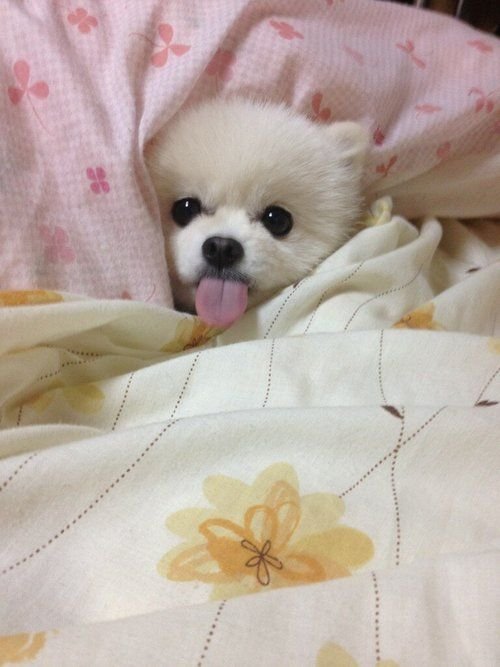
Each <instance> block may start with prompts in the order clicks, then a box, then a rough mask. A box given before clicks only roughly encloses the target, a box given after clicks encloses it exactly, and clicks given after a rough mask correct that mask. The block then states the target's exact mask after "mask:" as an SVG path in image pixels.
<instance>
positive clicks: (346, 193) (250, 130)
mask: <svg viewBox="0 0 500 667" xmlns="http://www.w3.org/2000/svg"><path fill="white" fill-rule="evenodd" d="M367 145H368V138H367V133H366V131H365V130H364V129H363V128H362V127H361V126H360V125H357V124H356V123H351V122H342V123H333V124H332V125H329V126H321V125H317V124H315V123H313V122H312V121H310V120H308V119H307V118H305V117H303V116H300V115H298V114H296V113H295V112H293V111H292V110H291V109H289V108H287V107H285V106H283V105H274V104H269V103H256V102H253V101H250V100H243V99H232V100H222V99H216V100H213V101H210V102H207V103H205V104H202V105H200V106H198V107H196V108H193V109H190V110H188V111H183V112H182V113H181V114H180V115H179V116H178V117H177V118H176V119H175V120H174V121H173V122H171V123H169V124H168V125H167V126H166V127H165V128H164V129H163V130H162V131H161V132H160V133H159V134H158V135H157V136H156V137H155V138H154V140H153V142H152V143H151V145H150V146H149V148H148V150H147V151H146V160H147V164H148V168H149V170H150V173H151V176H152V179H153V182H154V185H155V188H156V191H157V194H158V198H159V201H160V207H161V211H162V218H163V221H164V223H165V225H166V251H167V260H168V263H169V270H170V275H171V280H172V288H173V292H174V297H175V301H176V305H177V307H179V308H181V309H183V310H191V311H192V310H193V308H194V295H195V290H196V283H197V280H198V276H199V275H200V273H201V272H202V270H203V266H204V260H203V258H202V254H201V246H202V244H203V242H204V241H205V240H206V239H207V238H208V237H210V236H230V237H233V238H234V239H236V240H238V241H239V242H240V243H241V244H242V245H243V248H244V253H245V254H244V257H243V259H242V260H241V261H240V263H239V265H238V266H237V267H236V268H237V269H238V270H239V271H241V272H242V273H244V274H245V275H246V276H248V278H249V280H250V291H249V297H250V300H249V303H250V304H254V303H256V302H258V301H260V300H262V299H263V298H264V297H265V296H267V295H268V294H270V293H272V292H273V291H275V290H277V289H278V288H281V287H284V286H286V285H289V284H291V283H293V282H295V281H297V280H299V279H300V278H302V277H304V276H305V275H306V274H307V273H308V272H309V271H310V270H311V269H312V268H313V267H314V266H316V265H317V264H318V263H319V262H320V261H321V260H322V259H324V258H325V257H327V256H328V255H329V254H331V253H332V252H333V251H334V250H336V249H337V248H338V247H339V246H340V245H341V244H342V243H344V242H345V241H346V240H347V239H348V238H349V236H350V235H351V234H352V232H353V226H354V223H355V222H356V219H357V217H358V215H359V208H360V202H361V196H360V181H361V174H362V167H363V158H364V154H365V151H366V147H367ZM183 197H196V198H198V199H199V200H200V201H201V202H202V205H203V208H204V213H202V214H201V215H200V216H199V217H198V218H196V219H195V220H193V221H192V222H190V223H189V224H188V225H187V227H184V228H180V227H178V226H177V225H176V224H175V223H174V222H173V221H172V219H171V217H170V210H171V207H172V204H173V203H174V201H176V200H177V199H181V198H183ZM270 205H277V206H281V207H283V208H285V209H287V210H288V211H289V212H290V213H291V214H292V216H293V219H294V226H293V229H292V230H291V232H290V233H289V234H288V236H286V237H284V238H274V237H273V236H272V235H271V234H270V233H269V232H268V231H267V230H266V228H265V227H264V226H263V224H262V223H261V222H260V221H259V215H260V214H261V213H262V211H263V210H264V209H265V208H266V207H267V206H270Z"/></svg>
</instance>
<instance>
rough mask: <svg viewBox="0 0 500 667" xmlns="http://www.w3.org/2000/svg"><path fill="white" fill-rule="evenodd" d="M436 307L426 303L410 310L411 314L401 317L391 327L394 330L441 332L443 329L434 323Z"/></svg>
mask: <svg viewBox="0 0 500 667" xmlns="http://www.w3.org/2000/svg"><path fill="white" fill-rule="evenodd" d="M435 309H436V307H435V305H434V304H433V303H432V302H429V303H426V304H425V305H423V306H420V308H416V309H415V310H412V311H411V313H408V315H405V316H404V317H402V318H401V319H400V320H399V322H396V324H394V325H393V328H395V329H434V330H435V331H441V330H442V329H443V327H442V326H441V325H440V324H439V323H438V322H435V321H434V319H433V318H434V311H435Z"/></svg>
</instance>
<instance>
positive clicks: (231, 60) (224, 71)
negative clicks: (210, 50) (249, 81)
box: [205, 49, 236, 81]
mask: <svg viewBox="0 0 500 667" xmlns="http://www.w3.org/2000/svg"><path fill="white" fill-rule="evenodd" d="M235 62H236V56H235V55H234V53H233V52H232V51H225V50H224V49H218V50H217V51H216V52H215V54H214V56H213V58H212V60H211V61H210V62H209V63H208V65H207V67H206V69H205V72H206V73H207V74H208V75H209V76H215V78H216V79H222V81H229V80H230V79H232V78H233V73H234V72H233V66H234V64H235Z"/></svg>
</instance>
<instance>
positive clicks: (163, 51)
mask: <svg viewBox="0 0 500 667" xmlns="http://www.w3.org/2000/svg"><path fill="white" fill-rule="evenodd" d="M158 35H159V37H160V39H161V40H162V42H163V44H155V46H156V47H160V50H159V51H157V52H156V53H153V55H152V56H151V64H152V65H153V66H154V67H163V66H164V65H166V64H167V61H168V55H169V53H173V54H174V56H183V55H184V54H185V53H187V52H188V51H189V49H190V48H191V47H190V46H188V45H187V44H172V39H173V38H174V29H173V28H172V26H171V25H170V23H161V24H160V25H159V26H158Z"/></svg>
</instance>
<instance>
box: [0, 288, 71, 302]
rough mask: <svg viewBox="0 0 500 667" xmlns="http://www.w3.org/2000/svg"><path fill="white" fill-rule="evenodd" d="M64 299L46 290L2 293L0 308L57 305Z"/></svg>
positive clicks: (0, 292) (0, 295)
mask: <svg viewBox="0 0 500 667" xmlns="http://www.w3.org/2000/svg"><path fill="white" fill-rule="evenodd" d="M62 300H63V298H62V296H61V295H60V294H58V293H57V292H48V291H46V290H42V289H37V290H21V291H18V292H16V291H14V292H11V291H9V292H2V291H0V306H35V305H40V304H43V303H57V302H58V301H62Z"/></svg>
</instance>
